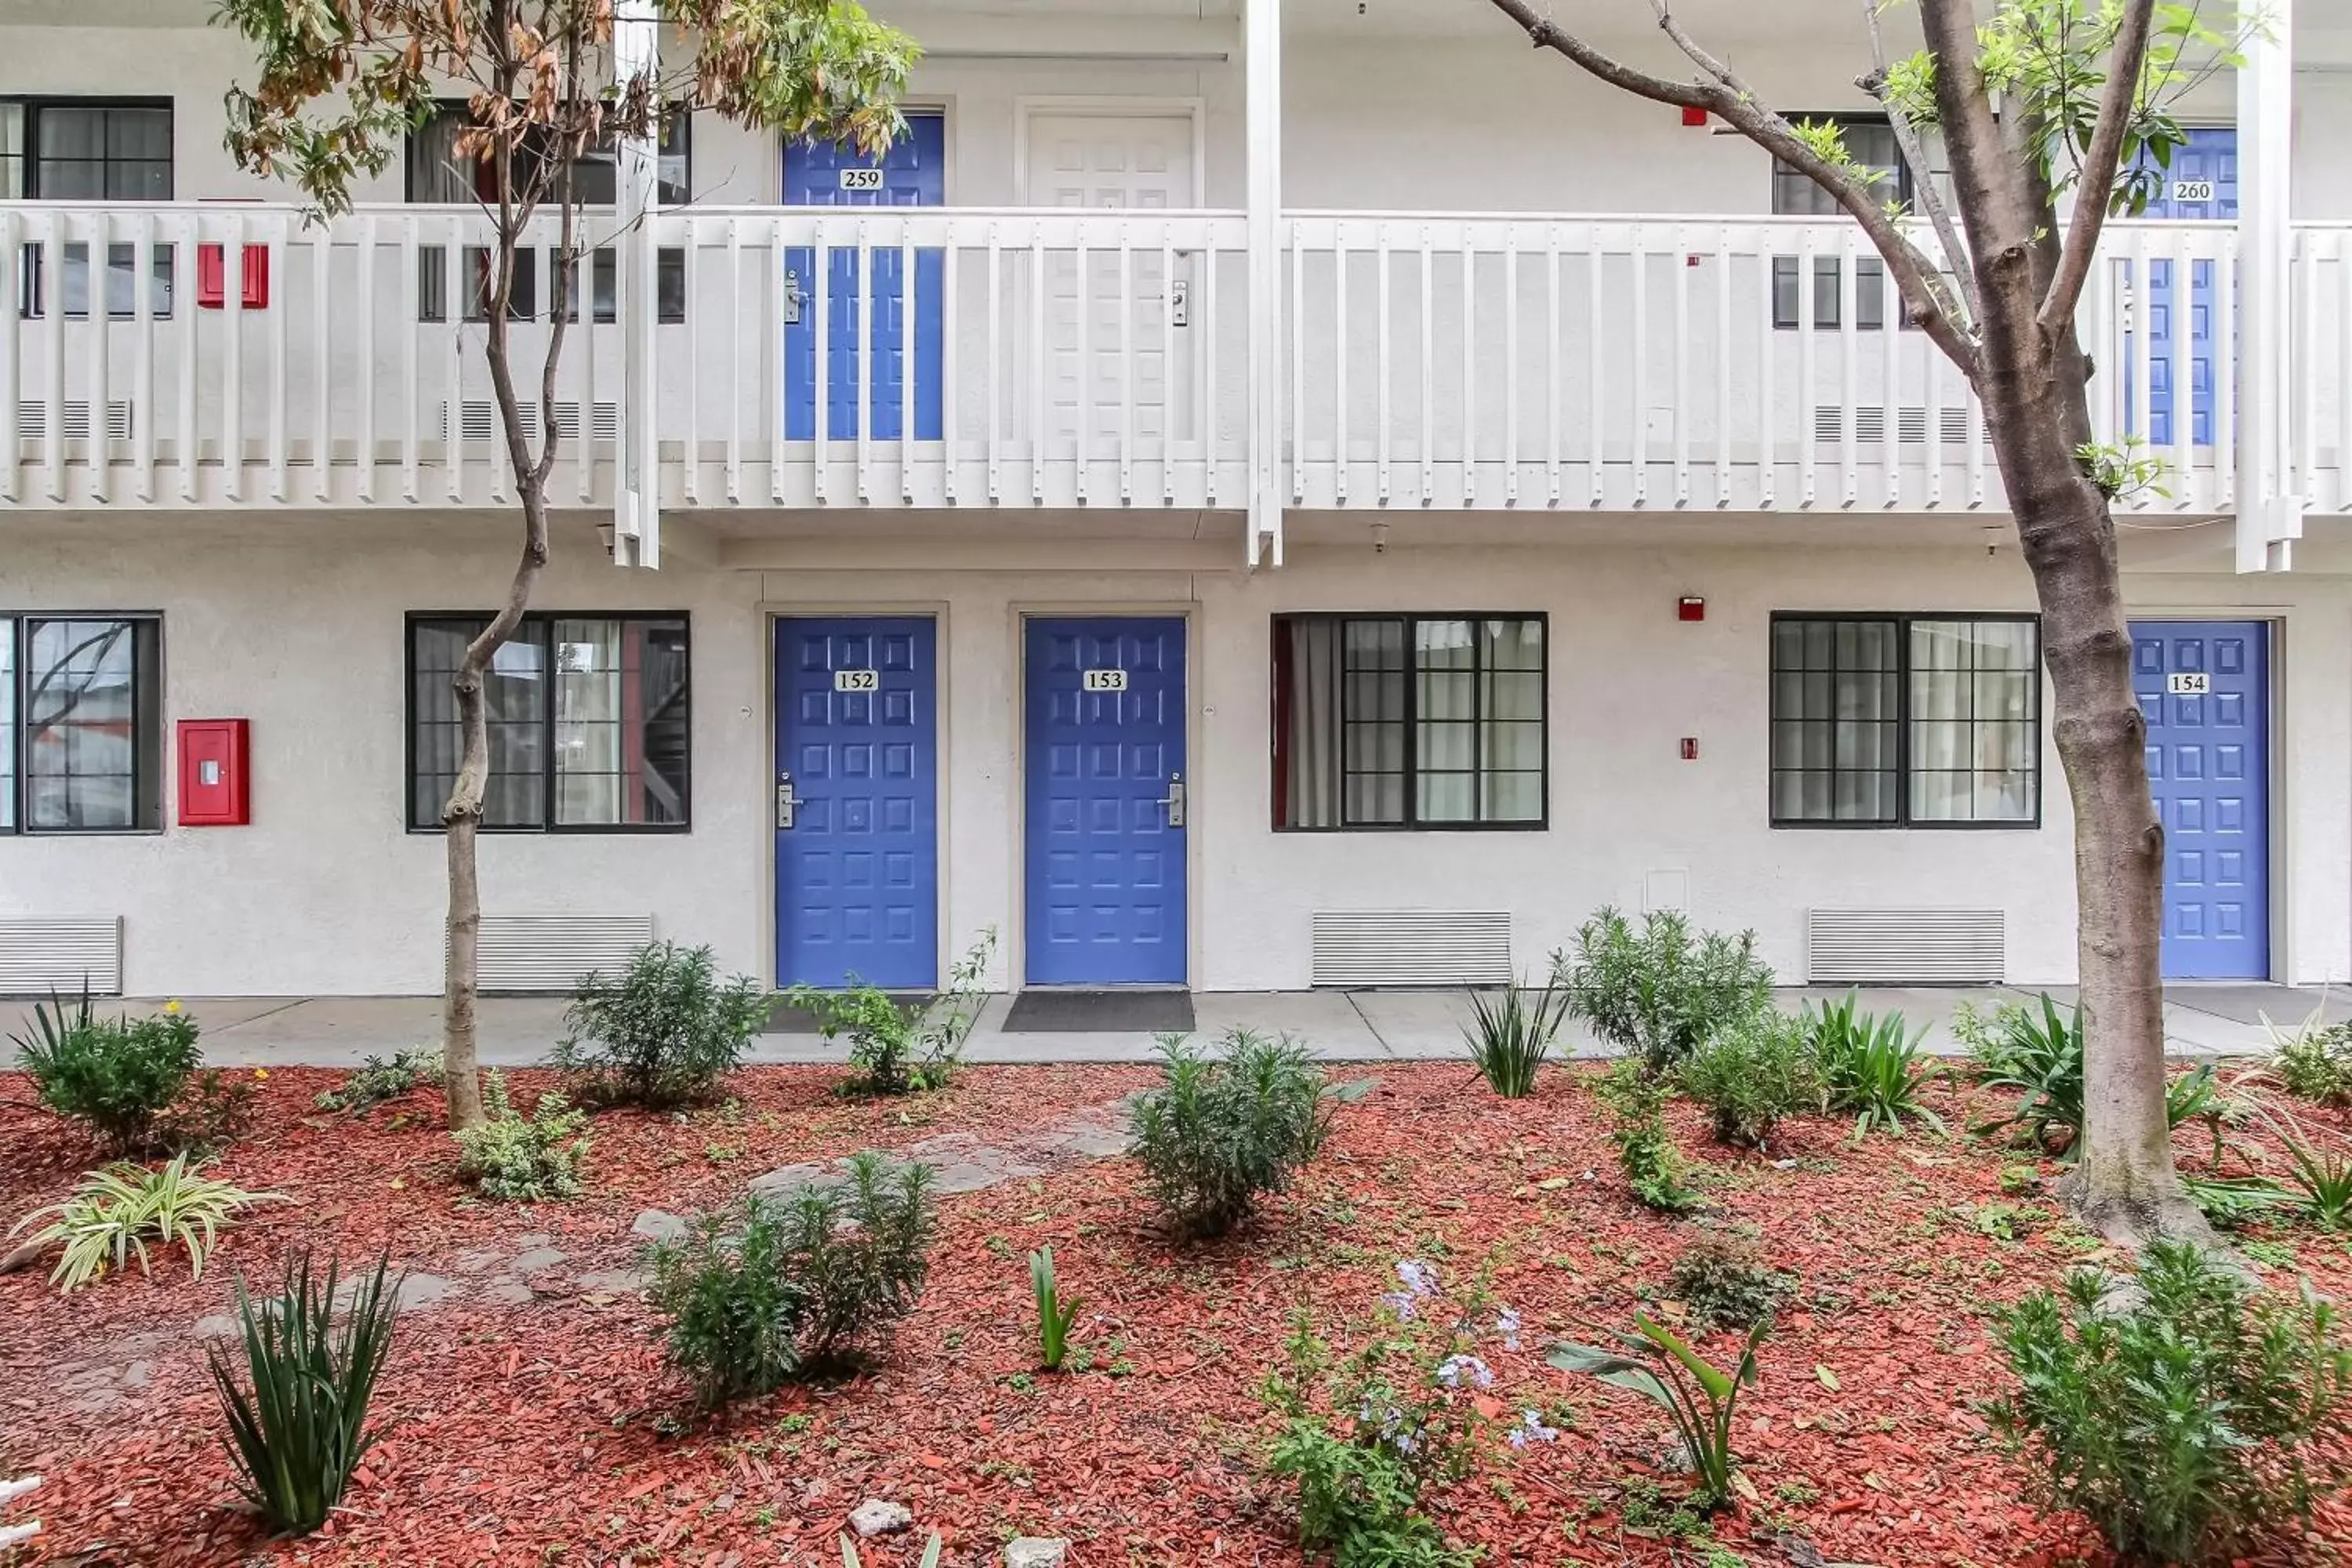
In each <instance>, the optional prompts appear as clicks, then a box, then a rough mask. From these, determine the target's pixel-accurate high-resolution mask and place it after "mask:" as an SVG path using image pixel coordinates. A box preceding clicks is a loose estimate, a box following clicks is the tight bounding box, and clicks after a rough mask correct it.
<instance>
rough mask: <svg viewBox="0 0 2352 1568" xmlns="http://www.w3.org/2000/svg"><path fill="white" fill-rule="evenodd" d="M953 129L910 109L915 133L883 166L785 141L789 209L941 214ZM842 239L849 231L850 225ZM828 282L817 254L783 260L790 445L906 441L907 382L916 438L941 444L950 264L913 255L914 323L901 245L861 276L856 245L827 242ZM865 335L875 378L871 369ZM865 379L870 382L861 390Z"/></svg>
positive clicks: (795, 252)
mask: <svg viewBox="0 0 2352 1568" xmlns="http://www.w3.org/2000/svg"><path fill="white" fill-rule="evenodd" d="M946 151H947V129H946V121H945V120H944V118H943V117H942V116H940V114H938V113H936V112H934V113H928V114H926V113H909V114H908V116H907V130H906V133H905V134H904V135H902V136H900V137H899V138H898V141H897V142H894V143H892V144H891V147H890V150H889V151H888V152H887V153H884V154H883V155H882V157H881V159H880V160H879V161H878V162H877V160H875V159H872V158H868V157H866V156H864V155H863V154H861V153H856V152H855V151H853V150H851V149H848V148H844V147H836V146H835V145H833V144H832V143H830V142H817V143H814V144H810V143H806V142H787V143H786V144H785V147H784V205H786V206H793V207H935V206H939V205H941V204H942V203H943V201H944V200H945V198H946V195H947V185H946V178H945V174H946V171H945V158H946ZM843 232H844V233H845V234H848V233H849V232H850V230H849V223H848V222H847V221H845V223H844V225H843ZM825 249H826V252H827V254H826V257H825V260H824V276H823V277H822V278H819V277H818V276H817V258H816V253H815V251H814V250H813V249H811V248H808V247H795V248H793V249H791V250H788V251H786V252H785V254H784V268H785V283H784V288H785V291H786V299H785V300H784V437H785V438H786V439H787V440H792V441H813V440H816V439H818V438H819V437H822V438H824V439H825V440H830V441H846V440H852V439H855V438H856V436H857V435H858V433H859V430H858V425H859V419H860V411H861V408H862V410H863V417H864V421H865V434H866V436H867V437H870V438H872V439H874V440H877V441H896V440H899V439H901V438H902V437H904V436H905V435H906V434H907V432H906V430H905V429H904V426H905V424H906V417H905V394H906V390H907V382H906V378H907V377H908V375H909V374H911V375H913V377H914V415H915V428H914V432H913V435H914V437H915V439H917V440H919V441H936V440H938V439H939V438H940V346H941V342H940V340H941V336H942V327H941V316H940V294H941V284H940V279H941V275H942V274H943V272H944V271H945V258H944V254H943V253H942V252H940V251H938V250H934V249H924V250H919V251H917V252H915V288H914V320H913V321H907V320H905V319H904V318H905V316H906V293H907V290H906V261H905V258H904V253H903V252H901V251H899V250H898V249H897V248H895V247H893V248H890V249H886V250H871V251H868V252H866V255H867V257H868V258H870V260H871V263H872V266H871V273H872V275H871V276H870V277H867V278H864V279H861V278H860V277H859V276H858V272H859V267H858V250H857V247H856V245H855V244H854V243H853V244H849V245H828V246H827V247H825ZM820 311H822V312H823V315H824V333H823V336H824V422H823V428H822V429H821V430H820V428H819V424H818V409H817V396H816V389H817V339H818V336H819V333H818V331H817V317H818V314H819V312H820ZM861 337H863V339H864V340H865V344H866V348H867V350H868V353H869V357H870V363H871V364H872V366H873V374H872V375H871V376H870V377H868V376H866V375H864V374H862V373H861V367H860V363H859V353H858V348H859V342H860V339H861ZM861 382H863V383H865V384H864V385H863V386H862V387H861Z"/></svg>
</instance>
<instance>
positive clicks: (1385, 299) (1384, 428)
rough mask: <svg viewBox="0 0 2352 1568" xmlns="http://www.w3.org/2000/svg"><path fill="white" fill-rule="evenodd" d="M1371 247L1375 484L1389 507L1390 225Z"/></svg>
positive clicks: (1378, 228)
mask: <svg viewBox="0 0 2352 1568" xmlns="http://www.w3.org/2000/svg"><path fill="white" fill-rule="evenodd" d="M1372 245H1373V254H1374V255H1375V256H1377V257H1378V258H1380V266H1379V268H1377V270H1376V276H1377V278H1378V279H1379V283H1380V298H1379V304H1380V313H1379V316H1378V318H1377V321H1376V330H1375V331H1374V334H1373V337H1374V343H1375V347H1376V357H1377V361H1378V363H1377V365H1376V368H1377V369H1378V371H1379V372H1380V379H1379V383H1378V392H1377V393H1376V395H1375V396H1374V398H1373V413H1374V422H1373V435H1372V464H1373V468H1372V471H1373V475H1374V479H1375V480H1376V489H1378V492H1379V500H1380V504H1381V505H1382V506H1386V505H1388V504H1389V495H1390V486H1389V446H1390V441H1389V382H1390V370H1391V366H1390V351H1389V339H1390V337H1391V324H1390V321H1389V311H1390V310H1391V308H1392V300H1391V296H1392V294H1393V292H1394V290H1393V289H1391V286H1390V285H1391V277H1390V274H1391V270H1392V269H1391V267H1390V258H1391V255H1392V254H1393V252H1392V250H1391V247H1390V245H1389V226H1388V225H1387V224H1385V223H1375V224H1374V225H1373V226H1372Z"/></svg>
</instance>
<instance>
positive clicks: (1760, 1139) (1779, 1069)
mask: <svg viewBox="0 0 2352 1568" xmlns="http://www.w3.org/2000/svg"><path fill="white" fill-rule="evenodd" d="M1675 1076H1676V1078H1677V1079H1679V1080H1680V1082H1681V1084H1682V1089H1683V1092H1684V1093H1685V1094H1687V1095H1689V1096H1690V1097H1691V1099H1693V1100H1696V1101H1697V1102H1698V1103H1699V1104H1700V1105H1702V1106H1705V1107H1706V1111H1707V1114H1708V1116H1709V1117H1710V1118H1711V1119H1712V1120H1713V1121H1714V1124H1715V1135H1716V1136H1717V1138H1719V1139H1721V1140H1722V1141H1723V1142H1727V1143H1744V1144H1746V1145H1748V1147H1749V1148H1752V1149H1760V1148H1762V1147H1763V1146H1764V1142H1765V1140H1766V1139H1768V1138H1769V1137H1770V1136H1771V1135H1772V1130H1773V1129H1774V1128H1776V1127H1778V1126H1779V1125H1780V1121H1781V1119H1782V1118H1784V1117H1789V1116H1794V1115H1796V1114H1798V1113H1799V1112H1801V1111H1804V1110H1818V1109H1820V1107H1821V1103H1822V1089H1821V1080H1820V1079H1818V1078H1817V1077H1815V1076H1814V1072H1813V1058H1812V1055H1811V1052H1809V1051H1807V1050H1806V1049H1805V1037H1804V1032H1803V1029H1802V1028H1801V1026H1799V1024H1798V1023H1797V1021H1796V1020H1795V1019H1794V1018H1791V1017H1790V1016H1788V1015H1787V1014H1785V1013H1780V1012H1776V1011H1774V1010H1772V1009H1769V1008H1767V1009H1766V1010H1765V1011H1763V1012H1761V1013H1756V1014H1751V1015H1750V1016H1748V1017H1747V1018H1745V1019H1742V1020H1741V1021H1740V1022H1738V1023H1737V1024H1734V1025H1732V1026H1730V1027H1728V1028H1726V1029H1724V1030H1722V1031H1720V1032H1719V1033H1717V1034H1715V1035H1713V1036H1710V1037H1708V1038H1707V1039H1706V1040H1705V1041H1703V1042H1701V1043H1700V1045H1699V1046H1698V1047H1697V1048H1696V1050H1694V1051H1692V1052H1691V1054H1690V1055H1689V1056H1687V1057H1685V1058H1683V1061H1682V1065H1681V1066H1680V1067H1679V1068H1676V1069H1675Z"/></svg>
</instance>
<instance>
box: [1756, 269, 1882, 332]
mask: <svg viewBox="0 0 2352 1568" xmlns="http://www.w3.org/2000/svg"><path fill="white" fill-rule="evenodd" d="M1804 270H1805V268H1804V258H1802V257H1797V256H1776V257H1774V258H1772V324H1773V325H1774V326H1775V327H1778V328H1780V330H1781V331H1789V330H1790V329H1792V328H1794V327H1795V326H1796V325H1797V323H1799V322H1800V321H1803V320H1804V319H1805V307H1804V292H1803V289H1802V288H1801V284H1802V283H1803V281H1804ZM1844 272H1845V266H1844V258H1843V257H1842V256H1816V257H1814V258H1813V325H1814V326H1815V327H1816V328H1818V329H1820V330H1821V331H1832V332H1833V331H1837V330H1838V328H1839V327H1840V326H1842V325H1843V324H1844V321H1845V310H1844V304H1845V290H1844V289H1842V288H1840V287H1839V284H1840V282H1841V280H1842V279H1843V275H1844ZM1853 324H1854V327H1855V328H1856V330H1858V331H1865V332H1874V331H1878V330H1879V329H1880V328H1882V327H1884V326H1885V324H1886V264H1885V262H1883V261H1881V260H1880V259H1879V258H1877V257H1875V256H1857V257H1855V258H1853Z"/></svg>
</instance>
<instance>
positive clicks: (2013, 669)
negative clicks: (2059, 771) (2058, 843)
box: [1910, 620, 2042, 822]
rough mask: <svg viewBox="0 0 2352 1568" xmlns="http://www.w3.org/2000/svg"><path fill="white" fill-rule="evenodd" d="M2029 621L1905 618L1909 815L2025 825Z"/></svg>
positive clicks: (2033, 678) (2030, 714)
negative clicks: (1908, 665) (1908, 675)
mask: <svg viewBox="0 0 2352 1568" xmlns="http://www.w3.org/2000/svg"><path fill="white" fill-rule="evenodd" d="M2036 634H2037V628H2036V626H2034V624H2033V623H2032V621H2028V620H1987V621H1914V622H1912V623H1911V633H1910V643H1911V681H1910V687H1911V689H1910V699H1911V727H1910V746H1911V780H1910V792H1911V817H1912V820H1913V821H1915V822H2030V821H2032V818H2033V816H2034V810H2035V802H2036V799H2037V798H2038V795H2039V793H2040V790H2039V779H2040V772H2041V758H2040V756H2039V754H2038V740H2037V737H2038V735H2039V733H2040V730H2041V701H2042V679H2041V668H2040V653H2039V649H2038V646H2037V643H2036Z"/></svg>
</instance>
